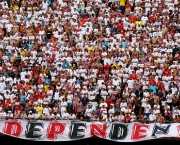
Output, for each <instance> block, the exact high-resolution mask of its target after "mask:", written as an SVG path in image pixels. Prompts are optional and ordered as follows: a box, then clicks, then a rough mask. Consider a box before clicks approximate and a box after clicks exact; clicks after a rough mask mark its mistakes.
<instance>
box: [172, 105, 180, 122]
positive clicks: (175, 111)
mask: <svg viewBox="0 0 180 145" xmlns="http://www.w3.org/2000/svg"><path fill="white" fill-rule="evenodd" d="M172 115H173V119H176V118H177V117H178V116H179V115H180V110H179V109H178V106H176V107H175V108H174V110H173V114H172Z"/></svg>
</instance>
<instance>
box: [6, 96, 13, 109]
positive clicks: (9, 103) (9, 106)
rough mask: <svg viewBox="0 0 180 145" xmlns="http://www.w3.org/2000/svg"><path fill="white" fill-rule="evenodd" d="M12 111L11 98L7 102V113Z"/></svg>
mask: <svg viewBox="0 0 180 145" xmlns="http://www.w3.org/2000/svg"><path fill="white" fill-rule="evenodd" d="M11 109H12V101H11V99H10V98H8V99H7V100H6V101H5V110H6V111H9V110H11Z"/></svg>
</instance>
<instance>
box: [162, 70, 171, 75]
mask: <svg viewBox="0 0 180 145" xmlns="http://www.w3.org/2000/svg"><path fill="white" fill-rule="evenodd" d="M163 73H164V74H165V76H169V75H170V73H171V71H170V70H169V69H164V71H163Z"/></svg>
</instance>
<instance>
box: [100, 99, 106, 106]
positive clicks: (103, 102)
mask: <svg viewBox="0 0 180 145" xmlns="http://www.w3.org/2000/svg"><path fill="white" fill-rule="evenodd" d="M103 106H104V107H105V108H107V107H108V106H107V103H106V102H105V101H104V99H102V100H101V103H100V104H99V107H100V108H102V107H103Z"/></svg>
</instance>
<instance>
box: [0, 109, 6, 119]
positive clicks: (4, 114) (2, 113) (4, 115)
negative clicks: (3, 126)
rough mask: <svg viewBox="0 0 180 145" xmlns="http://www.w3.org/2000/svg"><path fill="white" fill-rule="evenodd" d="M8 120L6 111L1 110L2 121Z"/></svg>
mask: <svg viewBox="0 0 180 145" xmlns="http://www.w3.org/2000/svg"><path fill="white" fill-rule="evenodd" d="M5 118H6V112H5V111H4V109H1V111H0V120H4V119H5Z"/></svg>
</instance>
